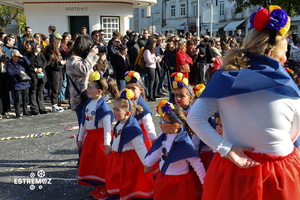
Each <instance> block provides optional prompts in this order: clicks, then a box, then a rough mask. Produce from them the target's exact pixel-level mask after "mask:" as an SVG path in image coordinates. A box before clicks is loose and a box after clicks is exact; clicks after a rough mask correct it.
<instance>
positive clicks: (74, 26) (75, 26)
mask: <svg viewBox="0 0 300 200" xmlns="http://www.w3.org/2000/svg"><path fill="white" fill-rule="evenodd" d="M69 20H70V23H69V24H70V32H71V34H72V36H74V34H75V33H80V29H81V27H83V26H84V27H86V28H87V34H90V30H89V26H90V24H89V16H70V17H69Z"/></svg>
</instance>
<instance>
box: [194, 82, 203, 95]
mask: <svg viewBox="0 0 300 200" xmlns="http://www.w3.org/2000/svg"><path fill="white" fill-rule="evenodd" d="M204 89H205V85H204V84H198V85H196V86H195V87H194V89H193V91H194V94H195V96H196V97H200V95H201V94H202V92H203V91H204Z"/></svg>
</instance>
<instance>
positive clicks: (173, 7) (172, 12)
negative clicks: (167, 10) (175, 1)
mask: <svg viewBox="0 0 300 200" xmlns="http://www.w3.org/2000/svg"><path fill="white" fill-rule="evenodd" d="M175 8H176V7H175V5H172V6H171V17H175V16H176V13H175Z"/></svg>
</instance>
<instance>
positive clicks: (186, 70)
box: [179, 64, 190, 73]
mask: <svg viewBox="0 0 300 200" xmlns="http://www.w3.org/2000/svg"><path fill="white" fill-rule="evenodd" d="M179 68H180V72H181V73H189V72H190V65H189V64H184V65H180V66H179Z"/></svg>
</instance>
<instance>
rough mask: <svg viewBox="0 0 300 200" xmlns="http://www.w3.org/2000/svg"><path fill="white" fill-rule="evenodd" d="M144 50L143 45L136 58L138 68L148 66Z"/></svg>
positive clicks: (135, 64) (135, 63)
mask: <svg viewBox="0 0 300 200" xmlns="http://www.w3.org/2000/svg"><path fill="white" fill-rule="evenodd" d="M144 50H145V48H144V47H141V48H140V51H139V53H138V55H137V57H136V59H135V62H134V66H137V67H138V68H140V69H144V68H145V67H146V62H145V59H144V56H143V55H144Z"/></svg>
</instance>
